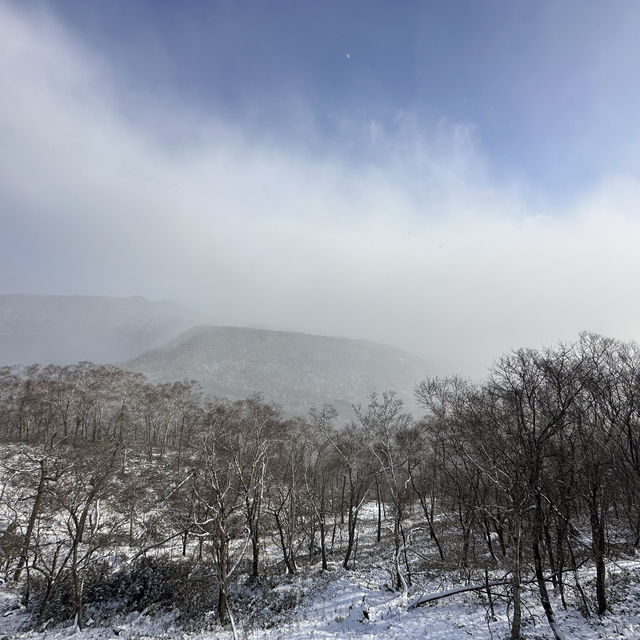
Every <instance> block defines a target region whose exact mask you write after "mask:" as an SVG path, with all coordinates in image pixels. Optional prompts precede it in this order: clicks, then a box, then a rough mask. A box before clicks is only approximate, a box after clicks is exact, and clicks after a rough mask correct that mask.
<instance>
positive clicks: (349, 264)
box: [0, 0, 640, 376]
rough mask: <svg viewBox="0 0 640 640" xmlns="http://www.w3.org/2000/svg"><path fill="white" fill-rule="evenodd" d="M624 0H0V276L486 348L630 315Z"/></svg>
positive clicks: (621, 331)
mask: <svg viewBox="0 0 640 640" xmlns="http://www.w3.org/2000/svg"><path fill="white" fill-rule="evenodd" d="M639 18H640V4H637V3H634V2H631V1H629V2H615V1H614V2H609V3H606V4H604V3H583V2H577V1H576V2H563V3H552V2H536V3H521V2H513V3H508V4H506V3H501V2H451V3H442V4H438V5H436V3H417V2H416V3H412V2H407V3H402V4H401V5H400V4H398V3H392V2H388V3H371V2H355V3H349V4H348V5H345V4H343V3H340V2H322V3H313V4H312V3H287V2H274V3H260V2H255V3H253V2H215V3H214V2H211V3H201V2H181V3H171V2H151V1H147V2H135V3H131V2H128V1H113V0H112V1H110V2H97V1H86V0H83V1H76V2H74V1H67V2H64V3H55V2H34V3H19V2H7V1H4V2H2V3H1V4H0V95H1V96H2V99H1V100H0V223H1V227H0V228H1V231H0V292H5V293H41V294H92V295H112V296H129V295H144V296H146V297H148V298H151V299H169V300H172V301H175V302H177V303H180V304H182V305H185V306H187V307H189V308H191V309H194V310H195V311H197V312H198V313H201V314H204V315H206V316H207V317H208V318H210V319H211V321H212V322H216V323H218V324H233V325H252V326H263V327H270V328H280V329H291V330H296V331H304V332H310V333H319V334H326V335H341V336H346V337H355V338H366V339H370V340H376V341H380V342H385V343H389V344H392V345H397V346H399V347H401V348H404V349H406V350H409V351H412V352H415V353H416V354H418V355H420V356H422V357H424V358H426V359H427V360H428V361H429V362H430V363H432V366H433V371H431V372H429V373H447V372H459V373H463V374H467V375H472V376H475V375H481V374H482V373H483V371H484V370H485V368H486V367H487V366H488V365H489V364H490V363H491V361H492V359H493V358H494V357H496V356H498V355H499V354H500V353H501V352H503V351H505V350H508V349H510V348H513V347H519V346H540V345H541V344H551V343H555V342H556V341H558V340H563V339H573V338H575V336H576V335H577V333H578V332H580V331H582V330H590V331H595V332H599V333H603V334H606V335H609V336H612V337H616V338H620V339H637V338H638V337H639V336H638V322H637V318H638V314H639V312H640V297H639V296H637V295H636V289H637V277H638V274H639V273H640V252H638V250H637V244H638V238H640V233H639V232H640V221H639V220H638V211H639V210H640V206H639V205H640V181H639V175H640V155H638V153H637V149H638V145H639V143H640V109H639V108H638V104H639V99H640V84H639V83H638V82H637V81H636V80H635V76H636V74H637V69H638V68H639V63H640V45H638V44H637V42H638V41H637V33H636V25H637V24H638V19H639Z"/></svg>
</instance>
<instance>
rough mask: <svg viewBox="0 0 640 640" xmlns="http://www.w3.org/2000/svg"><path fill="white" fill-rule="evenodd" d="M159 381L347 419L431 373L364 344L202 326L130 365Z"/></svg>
mask: <svg viewBox="0 0 640 640" xmlns="http://www.w3.org/2000/svg"><path fill="white" fill-rule="evenodd" d="M124 367H125V368H127V369H130V370H132V371H138V372H141V373H144V374H146V375H147V376H148V377H149V378H150V379H151V380H153V381H155V382H172V381H176V380H183V379H195V380H198V381H199V382H200V384H201V385H202V387H203V390H204V391H205V393H207V394H209V395H211V396H217V397H226V398H230V399H240V398H245V397H247V396H248V395H250V394H252V393H255V392H260V393H262V394H263V395H264V398H265V399H266V400H269V401H275V402H277V403H278V404H280V405H281V406H282V407H283V409H285V411H286V412H287V413H288V414H293V413H297V414H306V413H307V412H308V410H309V408H310V407H312V406H315V407H320V406H321V405H322V404H324V403H331V404H333V405H334V406H335V407H336V409H338V411H339V412H340V414H341V415H342V416H347V415H349V414H350V413H351V405H352V404H353V403H356V404H357V403H361V404H365V403H366V402H367V396H368V394H369V393H370V392H371V391H376V392H382V391H386V390H394V391H397V392H398V394H399V395H400V397H402V398H403V400H405V401H406V402H407V406H408V408H410V409H412V408H413V407H414V405H413V396H412V390H413V387H414V385H415V383H416V382H417V381H418V380H420V379H421V378H423V377H424V376H425V374H426V372H427V370H428V369H427V365H426V363H425V362H424V361H422V360H421V359H420V358H418V357H417V356H414V355H411V354H409V353H406V352H404V351H401V350H400V349H397V348H395V347H390V346H387V345H383V344H377V343H375V342H369V341H365V340H351V339H347V338H333V337H327V336H317V335H308V334H304V333H292V332H285V331H268V330H263V329H247V328H239V327H221V326H210V325H207V326H198V327H194V328H192V329H190V330H189V331H186V332H185V333H183V334H181V335H180V336H178V337H177V338H175V339H174V340H172V341H171V342H170V343H169V344H167V345H166V346H165V347H162V348H159V349H155V350H152V351H149V352H148V353H145V354H143V355H141V356H139V357H137V358H135V359H134V360H130V361H129V362H127V363H126V364H125V365H124Z"/></svg>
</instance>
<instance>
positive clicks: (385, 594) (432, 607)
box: [0, 560, 640, 640]
mask: <svg viewBox="0 0 640 640" xmlns="http://www.w3.org/2000/svg"><path fill="white" fill-rule="evenodd" d="M608 570H609V577H610V583H611V584H610V593H611V602H612V606H611V609H612V611H611V612H609V613H607V614H606V615H605V616H604V617H602V618H599V617H597V616H592V617H590V618H584V617H583V616H582V615H581V614H580V613H579V612H578V611H577V609H575V608H573V607H571V608H570V609H569V610H568V611H564V610H562V608H561V606H560V602H559V601H558V600H556V599H554V602H553V604H554V606H555V608H556V612H557V617H558V621H559V625H560V628H561V630H562V631H563V633H564V634H565V637H566V638H567V639H572V640H573V639H575V640H595V639H596V638H619V639H624V640H631V639H637V638H640V561H636V560H628V561H624V562H619V563H616V564H611V565H610V566H609V567H608ZM582 577H583V579H584V580H585V582H586V583H587V584H588V580H589V570H588V569H587V570H585V571H584V572H583V575H582ZM384 581H385V573H384V570H383V569H371V568H364V569H359V570H356V571H344V570H343V569H341V568H337V567H336V568H334V570H333V571H331V572H330V573H328V574H325V575H322V574H320V573H319V572H317V571H316V572H314V573H313V574H302V575H300V576H297V577H295V578H290V579H289V580H287V581H285V582H283V583H282V584H281V585H280V586H278V587H276V589H277V590H291V591H295V592H297V593H298V594H304V595H303V597H302V602H301V604H300V606H298V607H296V608H295V609H294V610H293V611H291V612H289V613H288V614H286V616H285V617H284V618H283V619H282V620H279V621H278V622H277V623H276V624H275V625H274V626H273V627H272V628H268V629H262V628H255V627H253V628H248V627H245V626H243V624H242V621H241V620H238V621H237V626H238V637H239V638H244V639H246V640H302V639H307V638H318V639H325V638H326V639H329V638H333V639H345V640H346V639H350V638H353V639H356V638H357V639H361V640H367V639H372V638H385V639H389V640H392V639H396V638H397V639H398V640H413V639H416V640H417V639H418V638H420V639H421V640H424V639H433V640H440V639H445V638H446V639H452V640H455V639H458V638H465V639H468V638H478V639H487V640H496V639H498V638H504V637H505V636H506V635H507V633H508V624H509V621H508V618H507V613H506V603H505V602H504V601H503V600H500V599H499V598H498V597H496V602H495V613H496V616H495V618H494V619H490V615H489V613H488V607H487V603H486V596H485V595H484V594H483V593H482V592H464V593H459V594H457V595H453V596H450V597H447V598H443V599H440V600H438V601H436V602H434V603H431V604H428V605H426V606H423V607H419V608H408V607H406V606H397V599H396V596H395V595H394V594H393V593H391V592H389V591H388V590H386V589H384V587H383V586H381V585H383V584H384ZM430 586H432V587H433V591H434V592H435V591H442V590H444V589H446V588H451V587H452V586H453V583H452V582H449V583H448V584H447V583H440V582H438V584H435V583H433V584H431V585H430ZM427 590H429V589H427ZM499 591H500V589H499V588H496V589H495V595H496V596H498V595H499ZM419 595H420V593H419V592H416V593H414V594H412V597H413V598H415V597H416V596H419ZM410 602H411V599H410V601H409V603H410ZM525 602H526V605H527V607H526V613H525V625H524V629H523V631H524V634H525V637H526V638H528V639H530V640H533V639H539V640H542V639H546V638H552V634H551V631H550V629H549V627H548V625H547V623H546V619H545V618H544V615H543V612H542V608H541V607H540V606H539V605H538V604H537V598H536V593H535V591H534V589H533V587H532V588H531V591H530V592H529V593H528V594H527V596H526V599H525ZM19 603H20V594H19V592H18V591H17V590H15V589H13V588H12V587H11V586H10V585H3V586H2V587H1V588H0V637H7V638H15V639H16V640H18V639H21V638H24V639H25V640H26V639H27V638H29V639H34V640H38V639H42V640H44V638H50V639H51V640H55V639H56V638H69V637H75V638H83V639H86V640H89V639H96V640H97V639H98V638H100V639H102V638H113V639H115V638H125V639H127V640H134V639H142V638H172V639H173V638H176V639H177V638H181V639H185V640H186V639H189V640H205V639H207V638H210V639H212V640H213V639H216V640H227V639H230V638H232V633H231V630H230V629H229V628H226V629H219V630H213V631H207V632H198V631H190V632H185V631H183V630H181V629H179V628H178V627H177V626H176V625H175V623H174V621H173V620H172V618H171V616H169V615H164V616H156V617H151V616H149V615H145V614H132V615H129V616H128V617H127V618H126V619H123V620H119V621H118V622H117V624H114V625H112V626H109V627H102V628H91V627H90V628H88V629H86V630H84V631H83V632H82V633H81V632H78V631H77V630H75V629H74V628H73V627H67V628H56V629H47V630H45V631H42V632H33V631H28V632H27V631H20V628H21V626H22V625H23V624H24V623H26V621H27V619H28V613H27V612H25V611H24V609H22V608H21V607H20V604H19ZM365 610H367V611H375V612H376V616H375V620H374V621H372V620H370V619H369V620H368V619H367V617H366V616H365V613H364V612H365ZM236 617H240V616H239V614H236ZM372 617H374V616H370V618H372Z"/></svg>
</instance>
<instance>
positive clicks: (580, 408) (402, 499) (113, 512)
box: [0, 334, 640, 640]
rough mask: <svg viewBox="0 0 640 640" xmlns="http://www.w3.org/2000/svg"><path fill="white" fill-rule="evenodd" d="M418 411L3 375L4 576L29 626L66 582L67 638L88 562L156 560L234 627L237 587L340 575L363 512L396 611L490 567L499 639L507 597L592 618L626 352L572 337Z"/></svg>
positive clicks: (610, 501) (96, 372)
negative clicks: (185, 574) (209, 575)
mask: <svg viewBox="0 0 640 640" xmlns="http://www.w3.org/2000/svg"><path fill="white" fill-rule="evenodd" d="M416 397H417V400H418V402H419V404H420V406H421V407H422V408H423V409H424V416H423V417H422V418H420V419H418V420H416V419H414V418H413V417H412V416H411V415H409V414H408V413H407V412H406V411H405V409H404V407H403V405H402V402H401V401H400V400H399V399H398V398H397V397H396V396H395V395H394V394H393V393H390V392H388V393H384V394H382V395H381V396H376V395H372V396H371V398H370V402H369V404H368V406H366V407H356V408H355V411H354V415H353V419H352V420H351V421H350V422H348V423H347V424H341V423H339V422H338V416H337V415H336V412H335V410H333V409H332V408H331V407H328V406H326V407H323V408H319V409H317V410H313V411H311V412H310V415H309V416H308V417H307V418H304V419H303V418H299V419H287V418H285V417H284V416H283V415H282V413H281V412H280V410H279V409H278V408H277V407H274V406H272V405H270V404H268V403H266V402H264V401H263V400H262V399H261V398H260V397H259V396H254V397H251V398H248V399H247V400H244V401H239V402H228V401H225V400H210V399H205V398H203V397H202V396H201V394H200V392H199V390H198V387H197V385H196V384H195V383H193V382H183V383H176V384H172V385H169V384H162V385H154V384H151V383H149V382H148V381H147V380H146V379H145V378H144V377H143V376H141V375H138V374H132V373H128V372H125V371H122V370H120V369H118V368H116V367H111V366H95V365H92V364H90V363H80V364H78V365H74V366H69V367H56V366H48V367H38V366H32V367H25V368H3V369H0V438H1V439H2V442H3V448H2V451H3V455H2V468H1V472H2V491H1V493H0V507H1V509H2V525H1V526H2V532H0V551H1V553H2V556H1V558H0V559H1V561H2V567H3V571H4V574H5V576H6V577H7V578H8V579H13V580H15V581H16V582H21V583H24V584H25V590H26V598H27V600H29V599H30V601H31V606H32V607H33V610H34V621H35V622H34V623H35V624H43V623H44V622H45V621H46V619H47V616H49V615H50V609H51V605H50V603H51V602H52V601H53V600H54V599H55V597H56V593H57V591H59V590H60V589H62V587H63V585H66V587H65V588H67V589H69V590H70V592H71V594H72V599H73V611H74V612H75V616H76V621H77V624H78V625H79V626H80V627H82V625H83V618H84V602H85V592H84V589H85V584H86V581H87V579H88V577H87V576H89V574H90V572H91V568H92V566H95V565H96V563H97V562H99V561H100V562H104V561H105V559H109V558H111V560H113V559H114V556H115V554H116V552H115V550H116V549H122V548H126V549H127V550H128V554H129V555H128V560H127V561H128V562H129V563H135V562H136V561H137V560H138V559H140V558H143V557H145V556H147V555H148V554H150V553H153V552H156V551H157V552H161V553H168V549H171V550H172V553H175V554H176V555H177V556H180V557H182V558H184V561H188V562H192V563H196V564H198V563H201V564H206V565H208V566H211V567H213V568H214V569H215V577H216V584H217V587H216V588H217V595H216V602H217V616H218V619H219V620H220V621H221V622H225V621H229V622H230V623H231V624H234V618H233V615H234V607H233V587H234V583H235V581H236V580H237V579H238V577H239V575H241V574H243V575H248V576H250V579H251V580H253V581H256V583H259V582H260V581H261V580H263V579H264V578H265V577H266V576H268V575H271V574H273V573H274V572H287V573H290V574H295V573H296V572H298V571H299V570H300V568H301V567H302V566H304V565H308V564H315V563H318V565H319V567H320V568H321V569H322V570H324V571H326V570H328V569H330V567H331V566H332V564H330V563H333V565H335V564H341V565H342V566H343V567H344V568H345V569H350V568H352V567H353V566H355V564H356V563H357V562H358V561H359V557H360V556H359V554H362V553H363V552H361V551H359V546H361V547H362V546H363V544H365V543H364V542H361V541H360V532H361V531H362V526H363V525H362V518H363V509H365V508H366V509H368V511H367V513H368V516H367V517H368V518H369V520H368V521H367V522H371V513H372V512H373V514H374V521H373V522H374V534H373V537H374V540H375V541H374V542H372V541H371V540H369V541H368V543H367V544H373V545H374V546H373V550H374V551H375V553H377V554H378V555H381V556H382V557H383V558H384V559H385V561H386V562H387V566H388V568H389V575H390V579H389V586H390V588H392V589H395V590H396V591H397V592H398V593H399V594H401V595H403V596H404V597H406V596H407V594H408V593H409V590H410V588H411V586H412V584H413V583H415V582H416V581H417V580H419V574H420V571H423V570H424V569H425V566H426V567H427V568H431V569H437V570H455V571H456V572H458V574H459V575H460V576H461V578H466V579H469V578H470V576H471V575H482V573H483V572H484V573H485V575H487V573H486V572H488V571H494V572H496V571H498V572H501V575H503V576H504V581H505V582H506V583H507V584H508V586H509V611H510V617H511V637H512V638H513V639H514V640H515V639H517V638H520V637H521V627H522V624H523V618H524V612H523V604H522V592H523V588H524V586H525V585H529V584H535V585H536V589H537V591H538V595H539V599H540V602H541V604H542V607H543V609H544V612H545V615H546V617H547V619H548V622H549V625H550V627H551V629H552V630H553V633H554V636H555V637H556V638H561V637H562V630H561V629H560V628H559V625H558V624H557V621H556V618H555V612H554V608H553V605H552V602H554V601H559V602H560V606H564V607H566V606H568V602H577V603H578V605H579V606H580V608H581V609H582V611H583V613H584V614H585V615H590V614H592V613H596V614H599V615H603V614H605V612H606V611H607V609H608V607H609V606H610V605H609V599H608V591H607V584H608V583H607V575H606V566H607V564H606V563H607V560H608V559H610V558H614V557H618V556H619V555H620V554H622V553H625V552H628V551H633V550H634V549H637V548H638V547H639V546H640V504H639V501H640V429H639V426H638V425H639V411H640V403H639V402H638V399H639V398H640V349H639V348H638V346H637V345H635V344H633V343H623V342H619V341H615V340H611V339H607V338H603V337H601V336H597V335H591V334H584V335H582V336H580V338H579V340H577V341H576V342H575V343H573V344H569V345H560V346H558V347H555V348H553V349H547V350H519V351H515V352H513V353H510V354H508V355H505V356H503V357H502V358H500V359H499V360H498V361H497V362H496V364H495V365H494V367H493V369H492V371H491V372H490V374H489V376H488V377H487V379H486V380H485V381H484V382H482V383H472V382H470V381H467V380H464V379H461V378H457V377H452V378H446V379H430V380H424V381H423V382H421V383H420V384H419V385H418V386H417V388H416ZM265 545H269V546H270V547H271V548H272V549H276V550H277V556H276V557H274V554H273V553H270V554H265V553H264V549H265ZM371 551H372V549H371V548H369V553H371ZM584 562H590V563H592V565H593V567H594V568H595V573H596V579H595V581H594V584H593V586H592V585H591V584H589V583H585V584H582V582H581V580H580V575H579V571H578V569H579V568H580V565H581V563H584ZM113 564H114V569H113V571H116V567H115V565H116V564H117V563H115V562H114V563H113ZM36 586H37V589H36ZM33 590H37V595H36V594H35V593H34V594H31V593H30V592H31V591H33ZM551 594H554V595H555V596H556V598H552V597H551ZM240 613H241V612H240Z"/></svg>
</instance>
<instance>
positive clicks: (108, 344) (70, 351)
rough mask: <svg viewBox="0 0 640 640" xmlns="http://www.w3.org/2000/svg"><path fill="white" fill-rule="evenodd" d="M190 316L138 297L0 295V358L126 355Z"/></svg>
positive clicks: (61, 360) (159, 339)
mask: <svg viewBox="0 0 640 640" xmlns="http://www.w3.org/2000/svg"><path fill="white" fill-rule="evenodd" d="M195 321H196V320H194V318H193V317H192V316H191V314H190V313H189V312H187V311H186V310H185V309H183V308H182V307H179V306H178V305H176V304H173V303H171V302H150V301H149V300H146V299H145V298H141V297H134V298H107V297H99V296H33V295H13V294H12V295H0V364H18V363H25V364H26V363H32V362H40V363H43V364H45V363H46V364H48V363H54V364H67V363H71V362H77V361H79V360H90V361H93V362H98V363H103V362H115V361H121V360H126V359H129V358H133V357H135V356H137V355H139V354H141V353H143V352H145V351H147V350H148V349H152V348H154V347H157V346H158V345H160V344H162V343H163V342H165V341H166V340H168V339H169V338H171V337H172V336H175V335H176V334H177V333H179V332H180V331H184V330H185V329H186V328H187V327H190V326H192V325H193V324H194V322H195Z"/></svg>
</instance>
